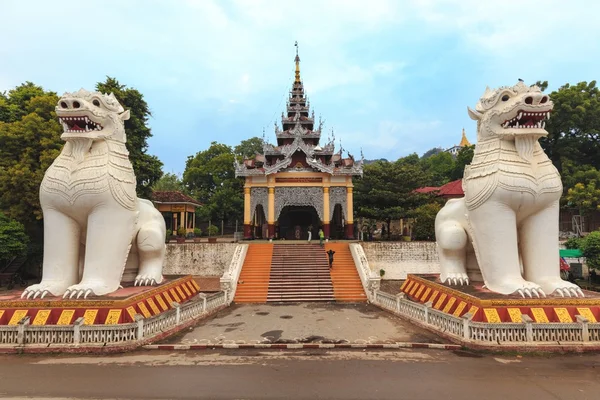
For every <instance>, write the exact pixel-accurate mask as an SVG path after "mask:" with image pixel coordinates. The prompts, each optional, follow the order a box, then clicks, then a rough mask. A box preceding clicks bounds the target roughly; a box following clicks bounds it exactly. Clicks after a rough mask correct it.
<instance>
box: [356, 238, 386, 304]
mask: <svg viewBox="0 0 600 400" xmlns="http://www.w3.org/2000/svg"><path fill="white" fill-rule="evenodd" d="M349 246H350V253H351V254H352V259H353V260H354V265H355V266H356V270H357V271H358V276H360V281H361V282H362V285H363V289H364V290H365V293H366V294H367V298H368V299H369V301H370V302H371V303H373V302H374V301H375V297H376V292H377V291H378V290H379V285H380V283H381V277H380V276H378V275H376V274H375V273H374V272H373V271H371V268H370V267H369V260H367V256H366V254H365V252H364V250H363V248H362V246H361V245H360V244H359V243H350V244H349Z"/></svg>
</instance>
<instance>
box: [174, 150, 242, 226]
mask: <svg viewBox="0 0 600 400" xmlns="http://www.w3.org/2000/svg"><path fill="white" fill-rule="evenodd" d="M234 159H235V155H234V154H233V151H232V149H231V147H229V146H227V145H224V144H220V143H217V142H212V143H211V145H210V147H209V148H208V149H207V150H204V151H200V152H198V153H197V154H196V155H195V156H190V157H188V160H187V162H186V166H185V172H184V173H183V183H184V185H185V186H186V187H187V188H188V190H189V191H190V193H191V194H192V196H193V197H195V198H196V199H198V200H199V201H200V202H201V203H202V204H204V206H203V207H201V208H200V209H199V211H198V213H199V216H200V217H201V218H202V219H205V220H207V219H212V220H221V219H223V220H225V221H235V220H236V219H239V218H241V216H242V210H243V208H244V199H243V195H242V181H241V179H237V178H236V177H235V171H234V168H233V163H234Z"/></svg>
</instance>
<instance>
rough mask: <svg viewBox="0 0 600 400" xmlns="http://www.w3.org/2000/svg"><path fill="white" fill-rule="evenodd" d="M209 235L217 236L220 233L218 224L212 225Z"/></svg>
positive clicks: (208, 230) (209, 228)
mask: <svg viewBox="0 0 600 400" xmlns="http://www.w3.org/2000/svg"><path fill="white" fill-rule="evenodd" d="M207 232H208V236H215V235H218V234H219V228H218V227H217V226H216V225H210V226H209V227H208V229H207Z"/></svg>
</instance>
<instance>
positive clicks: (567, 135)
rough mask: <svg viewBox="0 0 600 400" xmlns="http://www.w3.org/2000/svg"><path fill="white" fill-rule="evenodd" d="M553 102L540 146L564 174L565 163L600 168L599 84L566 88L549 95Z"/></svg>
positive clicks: (594, 82) (567, 86) (582, 84)
mask: <svg viewBox="0 0 600 400" xmlns="http://www.w3.org/2000/svg"><path fill="white" fill-rule="evenodd" d="M550 98H551V99H552V101H553V102H554V110H553V111H552V117H551V118H550V120H549V121H548V123H547V125H546V130H547V131H548V136H547V137H546V138H542V139H541V140H540V144H541V145H542V147H543V148H544V150H545V151H546V154H548V157H550V159H551V160H552V162H553V163H554V165H555V166H556V167H557V168H558V170H559V171H561V172H562V169H563V163H564V162H565V160H573V161H575V163H576V164H577V165H591V166H593V167H594V168H596V169H598V168H600V92H599V89H598V87H596V81H592V82H590V83H587V82H580V83H578V84H576V85H569V84H566V85H564V86H562V87H560V88H559V89H558V90H557V91H554V92H552V93H550Z"/></svg>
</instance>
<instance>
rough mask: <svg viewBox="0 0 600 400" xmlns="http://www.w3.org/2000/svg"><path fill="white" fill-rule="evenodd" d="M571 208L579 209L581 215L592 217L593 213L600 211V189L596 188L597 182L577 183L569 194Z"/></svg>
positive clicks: (568, 199)
mask: <svg viewBox="0 0 600 400" xmlns="http://www.w3.org/2000/svg"><path fill="white" fill-rule="evenodd" d="M567 201H568V204H569V206H572V207H576V208H578V209H579V213H580V214H581V215H590V214H591V213H592V212H593V211H598V210H600V188H597V187H596V181H595V180H592V181H591V182H589V183H587V184H584V183H576V184H575V186H574V187H572V188H570V189H569V191H568V192H567Z"/></svg>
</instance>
